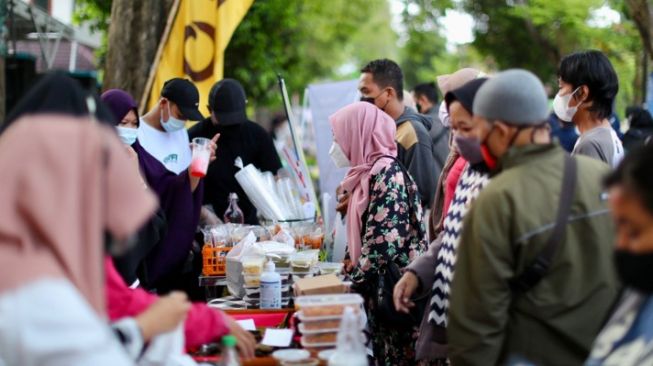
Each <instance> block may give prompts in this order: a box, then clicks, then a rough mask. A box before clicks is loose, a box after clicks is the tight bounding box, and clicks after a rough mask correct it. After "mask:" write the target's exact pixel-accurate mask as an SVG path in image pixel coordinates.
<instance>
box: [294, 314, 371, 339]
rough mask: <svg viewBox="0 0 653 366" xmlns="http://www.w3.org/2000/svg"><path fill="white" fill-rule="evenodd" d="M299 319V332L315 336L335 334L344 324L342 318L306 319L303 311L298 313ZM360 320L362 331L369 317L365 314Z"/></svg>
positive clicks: (322, 317)
mask: <svg viewBox="0 0 653 366" xmlns="http://www.w3.org/2000/svg"><path fill="white" fill-rule="evenodd" d="M297 318H299V321H300V323H299V326H298V328H299V331H300V332H301V333H302V334H313V333H324V332H334V331H338V330H339V329H340V323H341V322H342V316H321V317H306V316H305V315H304V314H303V312H302V311H299V312H297ZM359 319H360V324H359V327H360V330H363V329H364V328H365V323H366V322H367V316H366V315H365V313H364V312H363V313H362V314H361V316H360V317H359Z"/></svg>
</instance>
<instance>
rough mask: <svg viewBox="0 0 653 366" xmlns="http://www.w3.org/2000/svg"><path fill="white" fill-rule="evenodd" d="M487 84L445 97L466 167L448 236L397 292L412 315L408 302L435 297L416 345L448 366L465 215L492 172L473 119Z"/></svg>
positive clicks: (399, 304) (446, 226)
mask: <svg viewBox="0 0 653 366" xmlns="http://www.w3.org/2000/svg"><path fill="white" fill-rule="evenodd" d="M485 81H487V79H486V78H479V79H475V80H472V81H470V82H468V83H467V84H464V85H463V86H462V87H460V88H458V89H454V90H453V91H450V92H448V93H447V94H446V95H445V103H446V106H447V113H448V114H449V116H450V121H451V128H452V129H453V130H454V131H455V136H456V137H455V144H456V146H457V148H458V151H459V153H460V155H461V158H462V159H464V161H465V165H464V168H463V171H462V174H461V176H460V179H459V181H458V182H457V186H456V189H455V193H454V194H453V199H452V201H451V205H450V206H449V208H448V211H447V214H446V216H445V218H444V223H443V234H444V235H440V236H438V238H437V239H436V240H435V241H434V242H433V243H432V244H431V245H430V247H429V250H428V252H427V253H426V254H425V255H422V256H420V257H419V258H417V259H415V261H414V262H412V263H411V264H410V266H409V267H408V271H406V272H405V273H404V275H403V276H402V278H401V280H399V282H397V285H396V286H395V289H394V294H393V298H394V303H395V307H396V308H397V309H399V310H401V311H404V312H408V311H409V309H410V308H411V307H412V304H411V303H410V301H409V300H408V299H410V298H411V297H412V296H414V295H415V293H416V292H418V291H420V292H422V293H423V294H419V296H423V295H425V294H428V293H429V292H430V293H431V294H432V295H431V301H430V302H429V306H427V307H426V309H425V314H424V318H423V319H422V324H421V327H420V333H419V338H418V340H417V349H416V350H417V360H420V361H424V362H428V363H431V364H434V365H448V361H447V350H446V347H447V334H446V331H447V311H448V303H449V289H450V286H451V280H452V278H453V276H454V268H455V259H456V253H457V248H458V243H459V241H460V234H461V232H462V229H461V227H462V224H463V219H464V217H465V214H466V213H467V210H468V209H469V207H470V205H471V204H472V202H473V201H474V200H475V199H476V197H477V196H478V195H479V193H480V192H481V190H483V188H484V187H485V186H486V185H487V183H488V182H489V170H488V169H487V167H486V166H485V163H484V162H483V155H482V154H481V141H483V140H484V139H485V136H481V131H480V124H479V123H477V122H475V121H474V120H473V114H472V106H473V104H474V97H475V96H476V92H477V91H478V89H479V88H480V87H481V85H483V83H485Z"/></svg>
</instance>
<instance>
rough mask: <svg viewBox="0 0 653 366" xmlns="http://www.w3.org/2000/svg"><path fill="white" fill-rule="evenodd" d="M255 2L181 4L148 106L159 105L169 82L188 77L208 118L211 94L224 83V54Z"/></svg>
mask: <svg viewBox="0 0 653 366" xmlns="http://www.w3.org/2000/svg"><path fill="white" fill-rule="evenodd" d="M253 2H254V0H181V3H180V5H179V11H178V12H177V16H176V18H175V21H174V23H173V26H172V29H171V30H170V35H169V37H168V40H167V41H166V43H165V46H164V49H163V53H162V55H161V60H160V61H159V65H158V68H157V70H156V76H155V77H154V81H153V83H152V88H151V90H150V95H149V99H148V103H147V110H150V109H151V108H153V107H154V105H155V104H156V103H157V102H158V101H159V98H160V97H161V89H162V88H163V83H165V82H166V80H169V79H172V78H175V77H185V78H188V79H190V80H192V81H193V83H194V84H195V86H197V89H198V90H199V92H200V112H202V114H203V115H204V116H208V114H209V112H208V109H207V107H206V106H207V105H208V95H209V90H210V89H211V86H213V84H214V83H215V82H216V81H218V80H220V79H222V76H223V72H224V51H225V49H226V48H227V45H228V44H229V40H230V39H231V36H232V35H233V33H234V31H235V30H236V27H238V24H239V23H240V22H241V20H242V19H243V17H244V16H245V14H246V13H247V11H248V10H249V8H250V6H252V3H253Z"/></svg>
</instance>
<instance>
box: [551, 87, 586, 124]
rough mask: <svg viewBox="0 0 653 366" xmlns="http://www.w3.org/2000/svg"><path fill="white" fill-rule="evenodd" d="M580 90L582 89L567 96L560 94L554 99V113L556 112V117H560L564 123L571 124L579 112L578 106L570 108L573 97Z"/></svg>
mask: <svg viewBox="0 0 653 366" xmlns="http://www.w3.org/2000/svg"><path fill="white" fill-rule="evenodd" d="M578 89H580V87H578V88H576V90H574V91H573V92H571V93H569V94H567V95H560V93H558V94H556V96H555V98H553V112H555V114H556V116H558V118H559V119H560V120H561V121H563V122H571V120H572V119H573V118H574V115H575V114H576V111H578V106H575V107H570V106H569V101H570V100H571V97H573V96H574V94H575V93H576V92H577V91H578ZM579 105H580V104H579Z"/></svg>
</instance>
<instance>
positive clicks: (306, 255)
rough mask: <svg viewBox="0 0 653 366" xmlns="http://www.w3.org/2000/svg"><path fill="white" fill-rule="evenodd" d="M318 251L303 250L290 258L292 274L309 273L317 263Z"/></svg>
mask: <svg viewBox="0 0 653 366" xmlns="http://www.w3.org/2000/svg"><path fill="white" fill-rule="evenodd" d="M319 253H320V251H319V250H305V251H303V252H297V253H294V254H293V255H291V256H290V268H291V270H292V271H293V272H309V271H310V270H311V267H313V265H314V264H315V263H317V259H318V256H319Z"/></svg>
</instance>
